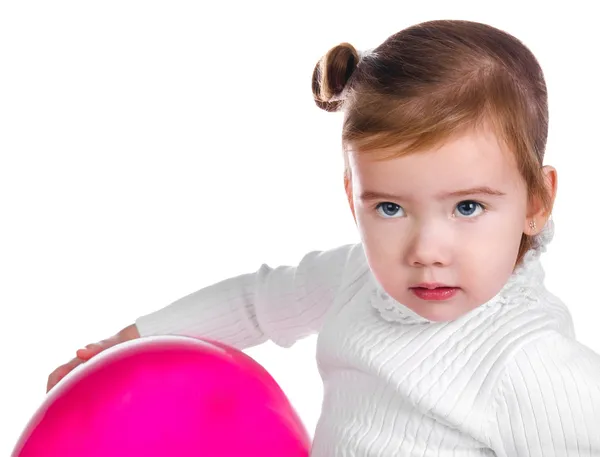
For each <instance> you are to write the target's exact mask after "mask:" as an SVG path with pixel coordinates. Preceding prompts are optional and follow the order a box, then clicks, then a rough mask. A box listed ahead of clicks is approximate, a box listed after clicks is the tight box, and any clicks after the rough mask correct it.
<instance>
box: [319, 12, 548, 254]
mask: <svg viewBox="0 0 600 457" xmlns="http://www.w3.org/2000/svg"><path fill="white" fill-rule="evenodd" d="M312 89H313V95H314V100H315V103H316V104H317V106H319V107H320V108H321V109H324V110H326V111H340V110H342V111H344V113H345V118H344V123H343V129H342V145H343V150H344V155H345V160H346V173H347V174H349V169H348V165H347V164H348V162H347V152H348V150H350V149H352V150H353V151H356V152H359V153H374V151H378V153H379V154H381V153H382V151H388V152H389V151H391V154H389V155H387V156H382V157H381V158H382V159H385V158H392V157H399V156H402V155H405V154H410V153H415V152H419V151H421V150H424V149H426V148H430V147H434V146H436V145H439V144H441V143H443V142H444V141H445V140H447V139H449V138H450V137H451V136H453V135H456V134H459V133H461V132H464V131H466V130H468V129H473V128H477V127H479V126H481V125H482V124H483V123H484V122H488V123H490V124H491V126H492V127H493V129H494V131H495V133H496V135H497V136H498V138H499V140H500V141H502V142H504V144H505V146H506V147H507V148H508V149H509V150H510V151H512V152H513V153H514V156H515V159H516V163H517V167H518V169H519V172H520V173H521V175H522V176H523V179H524V181H525V183H526V184H527V189H528V192H529V197H530V199H532V198H537V199H539V201H541V203H542V205H543V206H544V207H545V208H546V209H547V210H548V211H550V210H551V206H552V202H551V198H550V194H549V193H548V189H547V187H546V184H545V179H544V175H543V172H542V166H543V159H544V152H545V148H546V140H547V135H548V102H547V91H546V83H545V80H544V75H543V72H542V69H541V68H540V65H539V63H538V61H537V59H536V58H535V56H534V55H533V54H532V52H531V51H530V50H529V49H528V48H527V47H526V46H525V45H524V44H523V43H521V42H520V41H519V40H517V39H516V38H515V37H513V36H512V35H509V34H508V33H506V32H503V31H501V30H499V29H496V28H494V27H492V26H489V25H486V24H481V23H477V22H470V21H458V20H439V21H429V22H424V23H421V24H417V25H414V26H412V27H409V28H406V29H404V30H402V31H400V32H398V33H396V34H394V35H392V36H390V37H389V38H388V39H387V40H385V41H384V42H383V43H382V44H381V45H380V46H378V47H377V48H375V49H374V50H373V51H372V52H370V53H368V54H366V55H365V56H362V58H361V56H360V55H359V54H358V52H357V50H356V49H355V48H354V47H353V46H352V45H351V44H349V43H342V44H339V45H337V46H335V47H333V48H332V49H330V50H329V51H328V52H327V54H325V56H323V57H322V58H321V59H320V61H319V62H318V63H317V65H316V66H315V69H314V72H313V80H312ZM400 146H401V147H400ZM532 246H533V241H532V239H531V238H530V237H529V236H528V235H526V234H523V237H522V239H521V246H520V249H519V255H518V259H517V262H519V261H520V260H521V259H522V257H523V255H524V254H525V252H527V251H528V250H529V249H530V248H531V247H532Z"/></svg>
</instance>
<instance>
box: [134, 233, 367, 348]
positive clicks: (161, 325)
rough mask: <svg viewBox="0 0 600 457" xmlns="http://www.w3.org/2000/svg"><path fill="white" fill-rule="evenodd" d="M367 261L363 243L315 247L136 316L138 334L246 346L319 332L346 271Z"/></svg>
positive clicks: (282, 343) (289, 340) (288, 343)
mask: <svg viewBox="0 0 600 457" xmlns="http://www.w3.org/2000/svg"><path fill="white" fill-rule="evenodd" d="M363 264H365V260H364V257H363V254H362V248H361V246H360V245H345V246H342V247H339V248H336V249H332V250H329V251H319V252H316V251H315V252H311V253H309V254H307V255H306V256H304V257H303V258H302V260H301V261H300V263H299V264H298V265H297V266H293V267H292V266H280V267H277V268H271V267H269V266H268V265H262V267H261V268H260V269H258V271H256V272H254V273H249V274H245V275H241V276H237V277H234V278H230V279H226V280H224V281H221V282H218V283H216V284H213V285H211V286H208V287H205V288H202V289H200V290H198V291H197V292H194V293H192V294H190V295H188V296H186V297H183V298H181V299H179V300H177V301H175V302H174V303H172V304H170V305H168V306H166V307H165V308H163V309H160V310H158V311H156V312H153V313H151V314H148V315H145V316H142V317H140V318H139V319H137V320H136V322H135V326H136V328H137V330H138V332H139V334H140V336H142V337H144V336H149V335H165V334H179V335H186V336H193V337H206V338H210V339H213V340H217V341H220V342H222V343H225V344H228V345H231V346H234V347H237V348H240V349H245V348H248V347H251V346H255V345H258V344H261V343H263V342H265V341H267V340H272V341H274V342H275V343H277V344H279V345H280V346H283V347H289V346H291V345H292V344H293V343H294V342H295V341H297V340H298V339H301V338H303V337H305V336H308V335H310V334H313V333H316V332H318V331H319V329H320V326H321V324H322V322H323V319H324V317H325V314H326V312H327V310H328V309H329V307H330V305H331V304H332V302H333V300H334V298H335V296H336V293H337V291H338V289H339V288H340V287H341V286H342V283H343V281H344V280H345V275H348V274H352V272H355V271H356V270H357V269H360V268H361V265H363Z"/></svg>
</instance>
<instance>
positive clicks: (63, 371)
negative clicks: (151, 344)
mask: <svg viewBox="0 0 600 457" xmlns="http://www.w3.org/2000/svg"><path fill="white" fill-rule="evenodd" d="M139 337H140V334H139V333H138V331H137V328H136V327H135V325H130V326H128V327H125V328H124V329H123V330H121V331H120V332H119V333H117V334H116V335H113V336H111V337H110V338H107V339H105V340H102V341H100V342H98V343H92V344H88V345H87V346H86V347H85V348H83V349H79V350H78V351H77V357H75V358H74V359H72V360H70V361H69V362H67V363H65V364H64V365H61V366H59V367H58V368H57V369H56V370H54V371H53V372H52V373H51V374H50V376H48V383H47V385H46V393H48V392H49V391H50V390H51V389H52V388H53V387H54V386H55V385H56V384H58V383H59V382H60V380H61V379H63V378H64V377H65V376H66V375H67V374H69V373H70V372H71V371H72V370H73V369H75V368H76V367H77V366H79V365H81V364H82V363H85V362H86V361H88V360H89V359H91V358H92V357H94V356H96V355H98V354H99V353H100V352H102V351H104V350H106V349H108V348H110V347H113V346H115V345H117V344H120V343H124V342H125V341H129V340H133V339H135V338H139Z"/></svg>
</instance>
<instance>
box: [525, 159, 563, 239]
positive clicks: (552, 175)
mask: <svg viewBox="0 0 600 457" xmlns="http://www.w3.org/2000/svg"><path fill="white" fill-rule="evenodd" d="M542 171H543V173H544V181H545V184H546V191H547V192H548V195H549V197H550V207H549V208H546V207H545V206H544V205H543V203H542V202H541V201H540V200H539V198H536V199H534V200H533V201H532V202H531V204H530V205H529V208H528V211H527V220H526V221H525V229H524V230H523V232H524V233H526V234H527V235H530V236H533V235H536V234H537V233H539V231H540V230H541V229H542V228H543V227H544V225H546V222H547V221H548V219H549V218H550V215H551V214H552V207H553V206H554V200H555V199H556V190H557V186H558V176H557V173H556V169H555V168H554V167H551V166H548V165H546V166H544V167H543V168H542Z"/></svg>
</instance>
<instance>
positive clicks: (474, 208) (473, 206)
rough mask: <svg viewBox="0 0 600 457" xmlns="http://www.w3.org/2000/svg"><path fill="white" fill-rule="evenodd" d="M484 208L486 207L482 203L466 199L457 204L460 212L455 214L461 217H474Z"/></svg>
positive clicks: (457, 209)
mask: <svg viewBox="0 0 600 457" xmlns="http://www.w3.org/2000/svg"><path fill="white" fill-rule="evenodd" d="M484 210H485V208H484V207H483V205H482V204H481V203H478V202H475V201H473V200H466V201H464V202H460V203H459V204H458V205H456V211H458V214H455V215H456V216H459V217H474V216H478V215H479V214H480V213H481V212H482V211H484ZM478 211H479V212H478Z"/></svg>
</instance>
